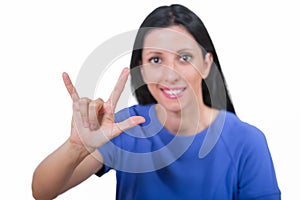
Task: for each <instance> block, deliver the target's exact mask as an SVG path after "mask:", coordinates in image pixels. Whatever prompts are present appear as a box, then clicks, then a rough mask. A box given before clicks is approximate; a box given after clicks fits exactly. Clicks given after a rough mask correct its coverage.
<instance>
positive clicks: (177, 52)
mask: <svg viewBox="0 0 300 200" xmlns="http://www.w3.org/2000/svg"><path fill="white" fill-rule="evenodd" d="M144 49H149V48H144ZM151 49H153V48H151ZM161 51H167V50H163V49H159V48H157V50H149V51H147V52H146V53H145V55H148V54H158V55H161V54H162V52H161ZM186 51H195V50H194V49H191V48H183V49H180V50H178V51H176V52H174V51H167V52H171V53H176V54H180V53H182V52H186Z"/></svg>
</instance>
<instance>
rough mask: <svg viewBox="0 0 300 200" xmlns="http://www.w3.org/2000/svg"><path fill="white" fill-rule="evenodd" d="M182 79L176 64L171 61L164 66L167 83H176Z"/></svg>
mask: <svg viewBox="0 0 300 200" xmlns="http://www.w3.org/2000/svg"><path fill="white" fill-rule="evenodd" d="M179 79H180V74H179V73H178V71H177V70H176V64H175V63H174V62H169V63H168V64H167V66H164V81H165V82H166V83H167V84H174V83H176V82H178V80H179Z"/></svg>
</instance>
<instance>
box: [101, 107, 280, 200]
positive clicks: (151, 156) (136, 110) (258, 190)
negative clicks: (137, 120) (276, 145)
mask: <svg viewBox="0 0 300 200" xmlns="http://www.w3.org/2000/svg"><path fill="white" fill-rule="evenodd" d="M133 115H139V116H143V117H144V118H145V119H146V122H145V123H143V124H141V125H138V126H136V127H134V128H132V129H130V130H127V131H125V132H124V133H122V134H121V135H120V136H118V137H116V138H114V139H113V140H112V141H110V142H108V143H106V144H105V145H103V146H102V147H100V148H99V151H100V152H101V154H102V156H103V158H104V164H105V165H104V167H103V168H102V169H101V170H100V171H99V172H98V173H97V175H98V176H101V175H103V174H104V173H106V172H108V171H109V170H110V169H112V168H113V169H115V170H116V172H117V173H116V174H117V195H116V198H117V199H122V200H127V199H128V200H134V199H139V200H148V199H149V200H150V199H151V200H156V199H163V200H165V199H166V200H169V199H172V200H176V199H184V200H194V199H209V200H212V199H216V200H222V199H257V200H258V199H259V200H275V199H280V190H279V188H278V185H277V180H276V176H275V171H274V167H273V162H272V158H271V155H270V152H269V149H268V145H267V142H266V138H265V136H264V134H263V133H262V132H261V131H260V130H258V129H257V128H255V127H254V126H251V125H249V124H247V123H245V122H242V121H241V120H239V119H238V118H237V116H236V115H234V114H232V113H230V112H227V111H224V110H221V111H220V112H219V114H218V116H217V118H216V119H215V120H214V122H213V123H212V124H211V125H210V127H208V128H207V129H205V130H203V131H201V132H200V133H197V134H195V135H192V136H178V135H175V134H172V133H170V132H168V130H166V129H165V128H164V127H163V126H162V125H161V124H160V122H159V121H158V119H157V116H156V112H155V109H154V105H146V106H141V105H135V106H132V107H130V108H126V109H123V110H121V111H120V112H118V113H117V114H116V115H115V119H116V121H123V120H124V119H127V118H128V117H129V116H133ZM191 120H192V119H191Z"/></svg>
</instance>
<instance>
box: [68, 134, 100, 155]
mask: <svg viewBox="0 0 300 200" xmlns="http://www.w3.org/2000/svg"><path fill="white" fill-rule="evenodd" d="M66 145H67V146H68V147H69V149H71V150H72V152H74V154H75V155H76V156H78V159H79V160H82V159H83V158H85V157H86V156H88V155H89V154H90V153H92V152H93V151H94V149H92V148H87V147H85V146H84V145H83V144H78V143H75V142H73V141H72V140H71V139H70V138H69V139H68V140H67V141H66Z"/></svg>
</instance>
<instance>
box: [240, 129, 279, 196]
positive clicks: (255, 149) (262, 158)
mask: <svg viewBox="0 0 300 200" xmlns="http://www.w3.org/2000/svg"><path fill="white" fill-rule="evenodd" d="M247 132H248V133H247V134H245V135H246V138H245V140H244V141H245V143H244V145H243V147H242V148H243V151H242V152H243V153H242V155H241V159H240V161H239V167H238V180H239V182H238V196H239V198H238V199H241V200H246V199H255V200H277V199H280V198H281V197H280V190H279V187H278V185H277V180H276V175H275V170H274V166H273V161H272V158H271V154H270V151H269V148H268V145H267V141H266V138H265V136H264V134H263V133H262V132H261V131H260V130H258V129H257V128H255V127H251V128H250V130H248V131H247Z"/></svg>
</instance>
